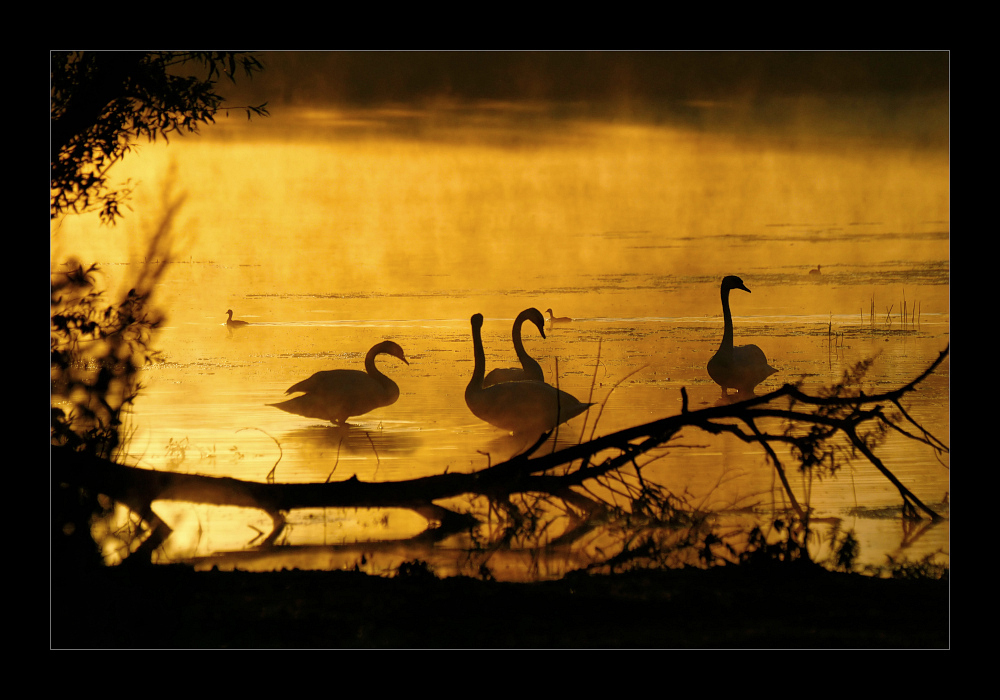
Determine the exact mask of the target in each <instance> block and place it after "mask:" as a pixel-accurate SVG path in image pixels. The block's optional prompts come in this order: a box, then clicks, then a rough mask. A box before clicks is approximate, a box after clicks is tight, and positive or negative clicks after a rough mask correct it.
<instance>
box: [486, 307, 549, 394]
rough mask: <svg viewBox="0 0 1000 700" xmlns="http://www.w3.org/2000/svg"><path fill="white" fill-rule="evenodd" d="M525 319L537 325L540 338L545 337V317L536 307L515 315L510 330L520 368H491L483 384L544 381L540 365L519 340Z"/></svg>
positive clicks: (487, 385)
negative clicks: (512, 326)
mask: <svg viewBox="0 0 1000 700" xmlns="http://www.w3.org/2000/svg"><path fill="white" fill-rule="evenodd" d="M525 321H531V322H532V323H534V324H535V325H536V326H538V332H539V333H541V334H542V338H544V337H545V317H544V316H542V312H541V311H539V310H538V309H525V310H524V311H522V312H521V313H519V314H518V315H517V318H515V319H514V328H513V329H512V330H511V333H510V335H511V339H512V340H513V341H514V352H516V353H517V359H519V360H520V361H521V367H520V369H518V368H516V367H512V368H509V369H501V368H497V369H494V370H491V371H490V373H489V374H487V375H486V379H484V380H483V386H484V387H489V386H493V385H494V384H500V383H502V382H520V381H525V380H530V381H535V382H544V381H545V374H544V373H543V372H542V366H541V365H540V364H538V363H537V362H535V360H534V359H533V358H532V357H531V356H530V355H529V354H528V353H527V352H526V351H525V349H524V343H522V342H521V326H522V325H524V322H525Z"/></svg>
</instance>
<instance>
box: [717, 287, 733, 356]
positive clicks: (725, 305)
mask: <svg viewBox="0 0 1000 700" xmlns="http://www.w3.org/2000/svg"><path fill="white" fill-rule="evenodd" d="M722 318H723V321H724V325H723V329H722V345H720V346H719V350H732V349H733V314H732V313H731V312H730V311H729V290H728V289H725V288H723V290H722Z"/></svg>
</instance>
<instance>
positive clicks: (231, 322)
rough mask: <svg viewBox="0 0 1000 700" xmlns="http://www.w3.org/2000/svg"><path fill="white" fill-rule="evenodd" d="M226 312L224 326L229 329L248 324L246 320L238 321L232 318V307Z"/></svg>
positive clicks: (243, 326)
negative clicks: (226, 317)
mask: <svg viewBox="0 0 1000 700" xmlns="http://www.w3.org/2000/svg"><path fill="white" fill-rule="evenodd" d="M226 313H227V314H229V320H228V321H226V328H228V329H229V330H233V329H234V328H246V327H247V326H249V325H250V324H249V323H247V322H246V321H238V320H236V319H234V318H233V310H232V309H227V310H226Z"/></svg>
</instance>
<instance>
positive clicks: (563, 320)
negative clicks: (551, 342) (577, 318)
mask: <svg viewBox="0 0 1000 700" xmlns="http://www.w3.org/2000/svg"><path fill="white" fill-rule="evenodd" d="M545 313H547V314H548V315H549V323H552V324H555V323H570V322H571V321H572V320H573V319H571V318H570V317H569V316H553V315H552V309H545Z"/></svg>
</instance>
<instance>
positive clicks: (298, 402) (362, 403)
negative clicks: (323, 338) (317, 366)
mask: <svg viewBox="0 0 1000 700" xmlns="http://www.w3.org/2000/svg"><path fill="white" fill-rule="evenodd" d="M378 355H392V356H393V357H398V358H399V359H400V360H402V361H403V362H405V363H406V364H407V365H408V364H410V363H409V362H407V361H406V357H405V356H404V355H403V348H401V347H399V345H397V344H396V343H394V342H393V341H391V340H385V341H383V342H381V343H378V344H377V345H375V346H374V347H372V349H371V350H369V351H368V354H367V355H366V356H365V371H364V372H362V371H360V370H356V369H332V370H328V371H325V372H317V373H316V374H314V375H312V376H311V377H309V378H308V379H304V380H302V381H301V382H299V383H298V384H294V385H292V386H291V387H289V388H288V391H286V392H285V393H286V394H294V393H295V392H297V391H302V392H305V393H304V394H303V395H302V396H296V397H295V398H293V399H289V400H288V401H282V402H281V403H269V404H267V405H268V406H274V407H275V408H280V409H281V410H282V411H286V412H288V413H294V414H296V415H299V416H305V417H306V418H320V419H322V420H328V421H330V422H331V423H333V424H335V425H343V424H344V423H346V422H347V419H348V418H349V417H351V416H360V415H363V414H365V413H368V412H369V411H374V410H375V409H376V408H381V407H382V406H391V405H392V404H394V403H396V400H397V399H398V398H399V387H398V386H396V383H395V382H394V381H392V380H391V379H389V378H388V377H387V376H385V375H384V374H382V373H381V372H380V371H379V370H378V368H377V367H375V358H376V357H377V356H378Z"/></svg>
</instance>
